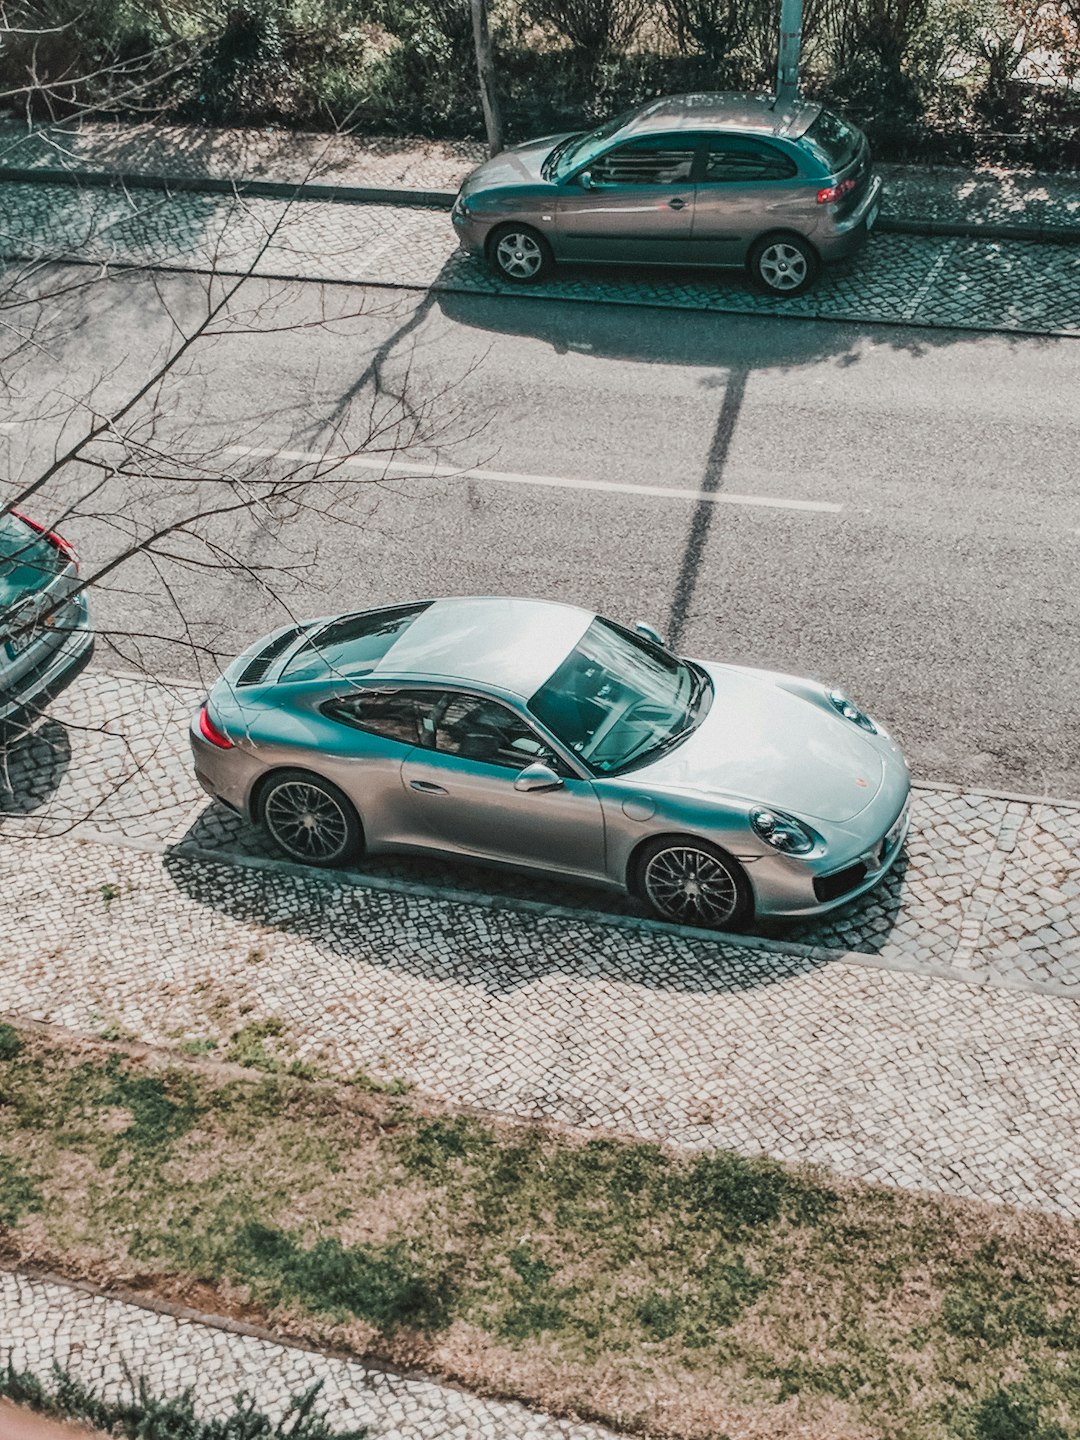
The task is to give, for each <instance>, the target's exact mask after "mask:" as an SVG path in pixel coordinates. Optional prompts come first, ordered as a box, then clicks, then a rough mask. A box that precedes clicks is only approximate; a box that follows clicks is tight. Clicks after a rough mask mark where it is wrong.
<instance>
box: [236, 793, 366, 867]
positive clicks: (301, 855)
mask: <svg viewBox="0 0 1080 1440" xmlns="http://www.w3.org/2000/svg"><path fill="white" fill-rule="evenodd" d="M257 812H258V820H259V824H260V825H261V826H262V828H263V829H264V830H265V831H266V833H267V835H269V837H270V839H271V840H272V841H273V842H274V844H275V845H276V846H277V847H278V849H279V850H282V851H284V853H285V854H286V855H287V856H288V857H289V859H290V860H294V861H296V863H297V864H299V865H317V866H319V867H320V868H321V869H329V868H332V867H333V866H337V865H345V864H347V863H348V861H350V860H355V859H356V857H357V856H358V855H359V854H360V852H361V851H362V849H363V845H364V832H363V829H362V827H361V825H360V817H359V816H358V815H357V813H356V809H355V807H354V806H353V804H352V801H351V800H350V799H349V798H348V796H347V795H345V794H344V792H343V791H341V790H339V789H338V787H337V786H336V785H333V784H331V782H330V781H329V780H324V779H323V778H322V776H321V775H314V774H312V772H311V771H310V770H278V771H277V772H276V773H275V774H273V775H271V777H270V779H269V780H268V781H267V782H266V784H265V785H264V786H263V787H262V789H261V791H260V792H259V800H258V807H257Z"/></svg>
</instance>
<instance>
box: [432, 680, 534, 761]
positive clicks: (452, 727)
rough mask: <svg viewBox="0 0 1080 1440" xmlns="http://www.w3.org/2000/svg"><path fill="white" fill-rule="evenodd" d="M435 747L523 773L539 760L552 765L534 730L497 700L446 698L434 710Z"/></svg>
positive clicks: (468, 696)
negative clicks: (528, 766)
mask: <svg viewBox="0 0 1080 1440" xmlns="http://www.w3.org/2000/svg"><path fill="white" fill-rule="evenodd" d="M434 724H435V748H436V750H438V751H439V752H440V753H441V754H444V755H459V756H460V757H461V758H462V759H463V760H479V761H481V762H482V763H483V764H486V765H505V766H506V767H507V768H508V769H513V770H524V769H525V767H526V765H531V764H533V762H534V761H537V760H542V761H543V762H544V763H545V764H546V765H553V764H554V763H555V757H554V755H552V753H551V751H550V750H549V749H548V748H547V746H546V745H545V744H544V743H543V741H542V740H541V739H540V737H539V735H537V733H536V731H535V730H534V729H533V728H532V726H531V725H529V724H528V722H527V721H525V720H523V719H522V718H521V716H520V715H515V714H514V712H513V711H512V710H508V709H507V708H506V706H505V705H500V704H499V702H498V701H497V700H487V699H483V698H480V697H478V696H475V695H448V696H445V697H444V698H443V700H442V701H441V702H440V704H439V705H437V706H436V708H435V714H434Z"/></svg>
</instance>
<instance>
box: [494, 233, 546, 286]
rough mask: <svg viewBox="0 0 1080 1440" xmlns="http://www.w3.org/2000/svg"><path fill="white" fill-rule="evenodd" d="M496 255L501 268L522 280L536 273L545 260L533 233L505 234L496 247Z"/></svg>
mask: <svg viewBox="0 0 1080 1440" xmlns="http://www.w3.org/2000/svg"><path fill="white" fill-rule="evenodd" d="M495 257H496V259H497V260H498V262H499V268H500V269H501V270H503V271H505V273H506V274H507V275H513V276H515V277H517V278H518V279H522V280H528V279H530V278H531V277H532V276H533V275H535V274H536V272H537V271H538V270H539V269H540V266H541V265H542V264H543V261H544V256H543V252H542V251H541V249H540V246H539V245H538V244H537V243H536V241H535V240H534V239H533V238H532V236H531V235H504V236H503V237H502V239H501V240H500V241H499V243H498V245H496V247H495Z"/></svg>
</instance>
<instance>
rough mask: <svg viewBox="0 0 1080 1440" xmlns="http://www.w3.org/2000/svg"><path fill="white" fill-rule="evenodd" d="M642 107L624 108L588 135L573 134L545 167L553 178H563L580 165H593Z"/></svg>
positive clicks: (545, 163)
mask: <svg viewBox="0 0 1080 1440" xmlns="http://www.w3.org/2000/svg"><path fill="white" fill-rule="evenodd" d="M640 109H641V107H640V106H635V107H634V109H633V110H624V111H623V113H622V114H621V115H616V116H615V118H614V120H608V121H606V122H605V123H604V124H603V125H600V126H598V127H597V129H595V130H590V131H589V132H588V134H587V135H576V136H573V137H571V140H570V143H569V144H566V142H565V141H564V142H563V146H565V148H563V147H561V146H556V147H555V149H554V150H553V151H552V153H551V154H550V155H549V156H548V158H547V160H546V161H545V162H544V168H545V169H546V170H547V171H548V172H549V173H550V175H551V176H552V178H553V179H555V180H562V179H564V178H565V177H566V176H567V175H569V174H570V173H571V172H572V171H574V170H577V169H578V168H579V167H580V166H582V165H591V164H592V162H593V161H594V160H595V159H596V157H597V155H599V154H600V152H601V151H602V150H604V149H605V148H606V147H607V143H608V141H609V140H610V139H611V137H612V136H613V135H616V134H617V133H618V132H619V131H620V130H621V129H622V128H623V126H624V125H626V124H627V123H628V122H629V121H630V120H633V119H634V118H635V117H636V116H637V115H638V114H639V112H640Z"/></svg>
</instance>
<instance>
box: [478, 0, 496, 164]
mask: <svg viewBox="0 0 1080 1440" xmlns="http://www.w3.org/2000/svg"><path fill="white" fill-rule="evenodd" d="M471 3H472V26H473V41H474V43H475V45H476V70H477V74H478V75H479V77H480V104H481V105H482V106H483V107H484V127H485V129H486V130H487V142H488V154H489V155H498V153H499V151H500V150H501V149H502V148H503V143H502V116H501V115H500V114H499V97H498V96H497V95H496V93H495V65H494V63H493V61H492V58H491V36H490V34H489V33H488V16H487V3H486V0H471Z"/></svg>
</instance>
